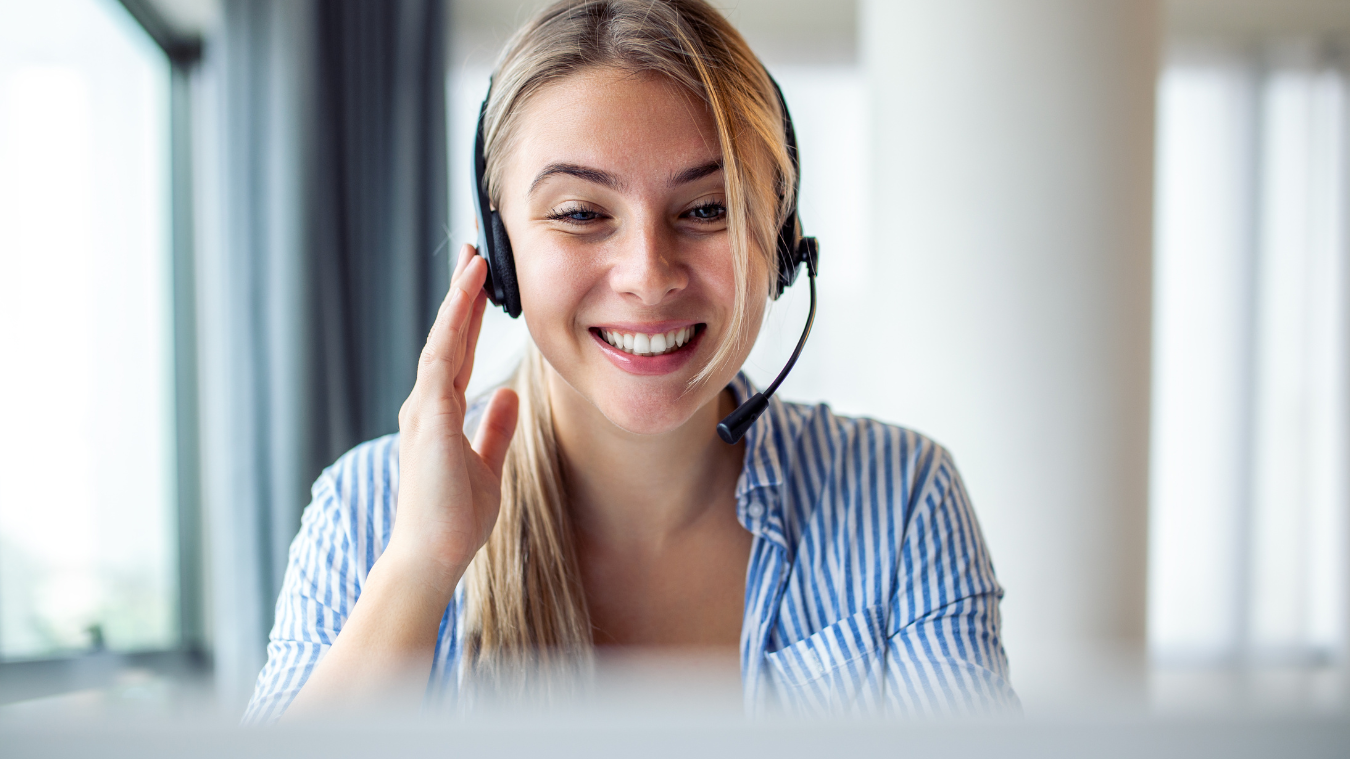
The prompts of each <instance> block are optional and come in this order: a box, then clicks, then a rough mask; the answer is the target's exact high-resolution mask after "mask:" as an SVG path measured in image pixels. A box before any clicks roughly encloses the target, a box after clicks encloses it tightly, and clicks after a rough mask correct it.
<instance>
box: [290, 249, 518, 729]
mask: <svg viewBox="0 0 1350 759" xmlns="http://www.w3.org/2000/svg"><path fill="white" fill-rule="evenodd" d="M486 277H487V264H486V262H484V261H483V260H482V259H481V258H479V257H478V256H476V255H473V253H472V248H471V247H470V246H468V245H465V246H464V249H463V251H462V252H461V253H460V255H459V263H458V264H457V265H456V266H455V273H454V275H453V276H452V277H451V280H450V292H449V293H448V294H447V295H446V297H445V302H443V303H442V304H441V309H440V312H439V313H438V314H437V315H436V324H435V325H434V326H432V328H431V334H430V335H429V336H428V337H427V347H426V348H425V349H423V351H422V359H421V361H420V362H419V364H418V366H417V384H416V385H414V386H413V391H412V394H411V395H409V396H408V400H407V402H405V403H404V404H403V408H402V410H400V411H399V415H398V417H399V418H398V426H399V429H400V430H402V433H403V435H402V438H401V439H400V441H399V489H398V513H397V514H395V516H394V531H393V534H392V535H391V536H390V538H389V545H388V546H387V547H386V548H385V551H384V553H383V554H381V555H380V558H379V560H378V561H376V562H375V564H374V566H372V567H371V568H370V573H369V575H368V576H367V577H366V583H365V587H364V589H363V590H362V591H361V596H360V598H358V599H357V601H356V605H355V606H354V607H353V608H352V613H351V615H350V616H349V617H348V618H347V620H346V621H345V623H344V624H343V625H342V631H341V632H340V633H339V634H338V637H337V640H336V641H334V642H333V647H332V649H331V650H329V652H328V655H327V656H325V657H324V658H323V659H321V660H320V661H319V663H318V664H317V665H316V666H315V668H314V672H313V674H312V675H310V678H309V680H308V682H306V683H305V685H304V687H303V688H302V689H301V691H300V693H299V694H298V695H297V696H296V699H295V702H294V703H292V704H291V707H290V709H289V710H288V711H287V712H286V717H287V718H288V719H294V718H296V717H297V716H300V717H302V716H303V715H305V714H314V713H323V712H331V711H332V710H334V709H338V710H341V709H347V708H357V709H359V710H365V709H367V708H369V707H370V706H371V705H372V704H376V705H380V706H383V707H385V708H389V709H395V710H397V709H402V708H413V707H415V706H416V705H417V704H419V703H421V700H422V697H423V696H424V695H425V693H426V687H427V677H428V676H429V675H430V672H431V661H432V656H433V653H434V652H435V648H436V638H437V635H438V629H439V624H440V621H441V617H442V616H443V615H444V614H445V608H446V604H448V603H449V602H450V598H451V596H452V595H453V594H454V592H455V585H456V584H457V583H458V582H459V578H460V577H461V576H462V575H463V574H464V569H465V568H466V567H467V566H468V564H469V561H470V560H471V559H472V558H473V556H474V554H475V553H477V552H478V549H479V548H480V547H482V545H483V543H485V542H486V541H487V537H488V535H489V534H490V533H491V532H492V525H493V524H494V523H495V522H496V521H497V509H498V507H499V505H500V503H501V473H502V461H503V460H504V459H505V458H506V448H507V446H508V445H510V443H511V436H512V434H513V433H514V432H515V428H516V410H517V407H518V403H517V398H516V394H515V393H514V392H513V391H511V390H506V389H502V390H498V391H497V392H496V394H495V395H493V396H492V400H491V401H490V402H489V403H488V407H487V410H486V411H485V412H484V414H483V421H482V423H480V424H479V426H478V434H477V435H476V438H477V440H476V442H475V443H474V444H473V445H472V446H471V445H469V441H468V440H467V439H466V438H465V437H464V411H465V400H464V389H465V388H466V387H468V385H469V375H470V374H471V373H472V372H473V351H474V347H475V346H476V345H477V343H478V330H479V327H480V326H481V325H482V321H483V308H484V306H485V303H486V300H487V298H486V296H485V295H484V294H483V280H484V279H485V278H486ZM357 713H363V712H362V711H358V712H357Z"/></svg>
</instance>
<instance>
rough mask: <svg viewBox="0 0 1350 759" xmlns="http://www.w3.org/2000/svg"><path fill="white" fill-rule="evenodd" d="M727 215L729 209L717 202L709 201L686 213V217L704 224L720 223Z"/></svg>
mask: <svg viewBox="0 0 1350 759" xmlns="http://www.w3.org/2000/svg"><path fill="white" fill-rule="evenodd" d="M726 215H727V207H726V206H724V205H722V204H721V203H718V202H717V201H713V200H710V201H707V202H705V203H700V204H698V205H696V206H694V207H693V208H691V209H689V210H688V211H685V216H688V217H689V218H691V219H693V220H695V221H702V222H709V221H720V220H722V219H723V218H724V217H726Z"/></svg>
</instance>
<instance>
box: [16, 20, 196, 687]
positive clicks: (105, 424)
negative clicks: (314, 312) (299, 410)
mask: <svg viewBox="0 0 1350 759" xmlns="http://www.w3.org/2000/svg"><path fill="white" fill-rule="evenodd" d="M0 19H2V21H0V356H3V357H4V358H3V364H2V365H3V369H2V370H0V658H3V659H8V660H13V659H31V658H50V657H54V656H61V655H66V654H70V653H73V652H79V651H89V650H97V649H100V648H105V647H106V648H108V649H111V650H118V651H138V650H149V649H165V648H170V647H173V646H174V645H175V644H176V643H177V639H178V614H177V598H178V589H177V576H178V575H177V548H176V543H177V540H176V521H175V509H176V497H175V483H176V480H175V466H176V463H175V458H174V456H175V454H174V451H175V437H174V423H175V421H174V411H173V410H174V405H173V403H174V401H173V390H174V385H173V378H174V356H173V323H172V318H173V299H172V289H173V284H172V259H171V251H170V242H171V241H170V196H169V163H168V162H169V135H168V126H169V113H168V102H169V88H170V66H169V61H168V60H167V58H166V57H165V55H164V54H163V52H161V50H160V48H158V47H157V46H156V45H155V43H154V42H153V41H152V40H151V39H150V38H149V37H148V36H147V35H146V34H145V32H144V31H143V30H142V29H141V27H140V26H138V24H137V23H136V21H134V20H133V19H132V18H131V17H130V16H129V15H128V14H127V13H126V11H124V10H123V8H122V7H121V6H120V5H118V4H116V3H114V2H111V1H110V0H48V1H44V2H41V3H29V2H21V1H20V0H0Z"/></svg>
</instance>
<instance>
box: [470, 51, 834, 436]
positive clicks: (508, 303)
mask: <svg viewBox="0 0 1350 759" xmlns="http://www.w3.org/2000/svg"><path fill="white" fill-rule="evenodd" d="M765 74H766V75H768V76H769V81H770V82H771V83H772V84H773V90H774V93H775V94H777V96H778V104H779V106H780V107H782V109H783V133H784V135H785V136H786V138H787V150H788V158H789V159H790V160H791V161H792V174H793V177H794V179H793V183H792V203H791V205H790V207H789V209H790V210H789V211H788V215H787V218H786V219H785V220H784V222H783V226H782V228H781V229H779V230H778V252H777V255H778V282H777V285H778V286H777V288H776V289H775V290H774V293H773V297H774V299H775V300H776V299H777V298H778V296H779V295H782V293H783V291H784V290H786V289H787V288H788V287H789V286H791V285H792V283H793V282H794V281H796V279H797V271H798V269H800V268H801V266H802V264H806V273H807V278H808V281H809V283H810V286H811V311H810V313H809V314H808V315H807V317H806V328H805V329H803V330H802V336H801V338H800V339H799V340H798V341H797V347H796V348H795V349H794V350H793V351H792V357H791V358H789V359H788V362H787V365H785V366H784V367H783V370H782V371H781V372H779V373H778V376H777V377H776V378H775V379H774V381H773V382H772V383H771V384H770V385H769V387H768V388H767V389H766V390H764V391H763V392H760V393H755V394H754V395H752V396H751V397H749V398H747V399H746V400H745V402H744V403H742V404H741V405H740V406H738V407H736V410H734V411H732V412H731V413H730V414H727V416H726V418H725V419H723V420H722V421H721V422H720V423H719V424H718V425H717V436H718V437H720V438H722V440H723V441H725V442H726V443H728V444H731V445H734V444H736V443H738V442H740V440H741V438H742V437H744V435H745V432H746V430H748V429H750V425H752V424H754V423H755V420H756V419H758V418H759V416H760V414H763V413H764V410H765V409H767V408H768V407H769V398H771V397H772V396H773V394H774V392H776V391H777V390H778V386H779V385H781V384H783V380H784V379H786V378H787V375H788V372H791V371H792V367H793V366H795V365H796V364H797V357H798V356H800V355H801V353H802V348H803V347H804V346H805V345H806V338H807V337H809V336H810V335H811V325H812V324H813V323H815V320H816V260H817V255H818V253H819V245H818V243H817V242H816V238H814V237H803V236H801V223H800V221H799V220H798V218H797V198H798V191H799V189H800V187H801V171H800V169H799V160H798V158H797V134H796V131H795V130H794V129H793V128H792V116H791V115H790V114H789V113H788V107H787V101H786V100H784V99H783V90H782V89H781V88H779V86H778V82H777V81H775V80H774V78H773V76H772V75H769V74H768V72H767V71H766V72H765ZM491 96H492V83H491V82H490V81H489V83H488V96H487V97H484V98H483V106H482V108H480V109H479V111H478V133H477V136H476V137H475V138H474V145H473V151H474V154H473V184H474V193H473V204H474V211H475V212H476V213H477V215H478V254H479V255H481V256H482V257H483V259H484V260H485V261H486V262H487V268H488V273H487V280H486V281H485V282H484V283H483V290H484V291H485V292H486V293H487V297H488V300H490V301H492V303H493V305H497V306H501V308H502V310H503V311H505V312H506V313H507V314H509V315H510V316H511V318H512V319H515V318H517V317H519V316H520V286H519V283H518V282H517V281H516V262H515V257H514V256H513V255H512V253H511V240H510V238H508V237H507V236H506V227H505V226H504V225H503V224H502V216H501V214H500V213H498V212H497V211H496V209H494V208H493V207H492V202H491V201H490V200H489V199H488V195H487V154H486V152H485V151H484V146H483V121H484V119H485V117H486V116H487V106H488V100H489V99H490V98H491Z"/></svg>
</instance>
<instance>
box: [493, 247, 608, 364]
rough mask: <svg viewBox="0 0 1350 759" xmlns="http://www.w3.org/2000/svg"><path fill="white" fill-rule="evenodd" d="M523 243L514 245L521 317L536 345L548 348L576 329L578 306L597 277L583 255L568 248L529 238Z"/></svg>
mask: <svg viewBox="0 0 1350 759" xmlns="http://www.w3.org/2000/svg"><path fill="white" fill-rule="evenodd" d="M513 243H514V238H513ZM521 243H522V244H521V245H520V246H519V247H516V246H515V245H514V244H513V249H514V251H515V261H516V282H517V283H518V285H519V287H520V304H521V312H522V317H523V318H525V321H526V324H527V326H528V327H529V330H530V335H531V336H532V337H533V338H534V341H535V344H537V345H538V346H539V347H540V348H546V346H548V345H552V344H556V343H557V342H558V341H559V340H564V339H566V337H567V335H569V334H571V333H572V332H573V327H574V326H575V321H576V316H577V313H578V309H579V308H580V307H581V304H582V302H583V301H584V300H585V299H586V297H587V294H588V293H589V292H590V291H591V290H592V289H593V287H594V284H595V282H594V280H595V279H596V277H595V275H594V272H590V271H588V270H587V267H586V266H585V265H584V258H583V257H579V256H576V255H573V254H571V253H570V252H569V251H567V250H566V249H563V248H559V247H558V246H556V245H549V244H548V242H547V241H546V240H538V239H529V238H528V237H526V238H525V239H523V240H522V241H521Z"/></svg>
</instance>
